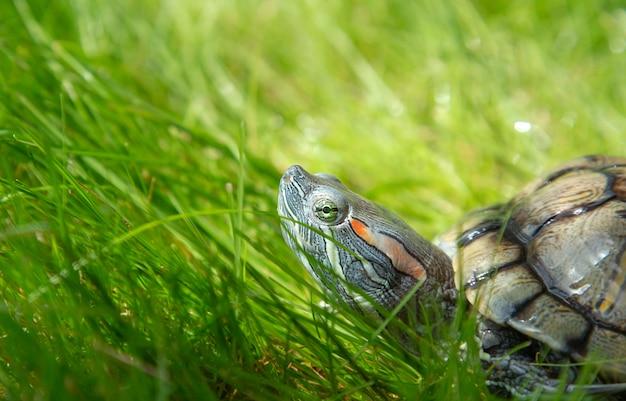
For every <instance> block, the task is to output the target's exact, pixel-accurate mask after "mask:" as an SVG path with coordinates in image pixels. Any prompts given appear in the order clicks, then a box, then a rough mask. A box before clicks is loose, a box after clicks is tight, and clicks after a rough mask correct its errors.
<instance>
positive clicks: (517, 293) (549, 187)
mask: <svg viewBox="0 0 626 401" xmlns="http://www.w3.org/2000/svg"><path fill="white" fill-rule="evenodd" d="M441 241H442V242H441V245H442V247H443V248H444V249H448V250H452V249H455V250H456V252H454V251H452V252H449V253H450V254H454V255H451V256H452V257H453V263H454V269H455V271H456V275H457V285H458V286H461V285H462V286H463V287H464V288H465V291H466V295H467V298H468V300H469V301H470V302H471V303H472V304H473V305H474V306H475V307H477V308H478V311H479V312H480V313H481V314H482V315H484V316H486V317H487V318H489V319H491V320H493V321H495V322H496V323H499V324H506V325H509V326H510V327H513V328H514V329H516V330H518V331H519V332H521V333H524V334H525V335H527V336H529V337H531V338H534V339H536V340H539V341H541V342H543V343H545V344H547V345H549V346H550V347H551V348H553V349H555V350H558V351H561V352H566V353H568V354H569V355H571V356H573V357H574V358H576V359H581V358H587V357H592V358H596V359H597V360H603V361H604V362H603V363H602V364H601V370H602V373H603V374H604V375H605V376H609V377H612V378H617V379H619V380H622V381H624V380H626V159H624V158H615V157H605V156H589V157H586V158H582V159H578V160H575V161H573V162H571V163H569V164H567V165H565V166H563V167H561V168H560V169H559V170H557V171H555V172H553V173H552V174H549V175H548V176H547V177H545V178H544V179H541V180H538V181H536V182H533V183H531V184H530V185H529V186H527V187H526V188H525V189H524V190H523V191H522V192H521V193H520V194H518V195H517V196H516V197H514V198H513V199H512V200H511V201H510V202H509V203H507V204H505V205H499V206H494V207H491V208H487V209H483V210H480V211H476V212H473V213H470V214H469V215H468V216H467V217H466V219H465V220H464V221H463V222H462V223H461V224H460V226H459V227H457V228H456V229H455V230H452V231H450V232H449V233H447V234H446V235H444V236H443V237H442V239H441ZM461 283H462V284H461Z"/></svg>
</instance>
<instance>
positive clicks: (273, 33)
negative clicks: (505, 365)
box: [0, 0, 626, 401]
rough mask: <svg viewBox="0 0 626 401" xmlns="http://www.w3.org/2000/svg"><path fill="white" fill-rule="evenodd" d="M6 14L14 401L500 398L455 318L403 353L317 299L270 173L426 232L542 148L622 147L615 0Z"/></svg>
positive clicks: (7, 343)
mask: <svg viewBox="0 0 626 401" xmlns="http://www.w3.org/2000/svg"><path fill="white" fill-rule="evenodd" d="M620 4H621V5H620ZM620 7H622V8H620ZM0 16H1V17H0V269H1V270H0V296H1V299H2V306H1V307H0V397H4V398H7V399H20V400H21V399H24V400H26V399H93V400H99V399H114V400H117V401H122V400H138V399H155V400H164V399H174V400H183V399H208V400H211V399H237V400H239V399H255V400H284V399H298V400H316V399H327V400H338V399H352V398H357V399H385V398H386V399H397V398H406V399H422V400H472V399H485V398H488V399H491V398H495V397H493V396H490V395H489V394H488V393H487V392H486V389H485V387H484V385H483V384H482V382H481V380H482V379H483V373H482V372H481V370H480V366H479V363H478V362H477V359H476V358H475V357H476V353H477V350H476V349H474V348H475V347H473V346H470V349H469V350H468V353H469V356H470V358H468V361H463V360H461V359H460V358H459V351H458V347H459V346H460V345H461V344H462V343H463V342H464V341H469V344H470V345H471V344H473V343H472V342H471V338H472V330H473V321H472V320H471V319H465V318H463V316H462V315H459V318H458V319H457V321H455V322H453V323H452V324H451V327H448V328H447V329H442V330H441V333H439V334H437V335H428V333H427V334H426V335H425V336H424V338H421V339H420V350H421V351H422V352H421V356H420V357H419V358H417V357H415V356H412V355H407V354H405V353H403V351H402V349H401V347H399V345H398V343H397V342H396V341H395V340H394V339H393V337H392V336H390V335H388V334H386V333H385V332H384V331H383V334H381V335H378V336H377V335H375V334H376V333H377V331H375V330H376V329H375V328H372V327H371V326H369V325H367V324H366V323H365V322H364V321H363V319H362V318H360V317H359V316H354V315H353V314H351V313H350V312H348V311H341V312H330V311H329V310H326V309H323V308H320V307H319V306H318V301H319V300H320V298H321V295H320V293H319V291H318V290H317V288H316V286H315V285H314V284H313V283H312V281H311V280H310V279H309V278H308V277H306V274H305V272H304V270H303V269H302V268H301V267H300V266H299V264H298V263H297V261H296V259H295V258H294V257H293V256H292V255H291V253H290V251H289V250H288V249H287V247H286V245H284V244H283V242H282V240H281V237H280V234H279V221H278V218H277V216H276V213H275V197H276V189H277V182H278V178H279V176H280V171H281V170H282V169H284V168H285V167H287V166H288V165H289V164H292V163H296V162H297V163H300V164H303V165H304V166H306V167H307V168H309V169H311V170H314V171H320V170H323V171H326V172H333V173H335V174H336V175H338V176H339V177H340V178H342V179H343V180H344V181H345V182H347V183H348V185H350V186H351V187H353V188H355V189H356V190H357V191H359V192H361V193H363V194H365V195H366V196H368V197H370V198H372V199H374V200H376V201H378V202H380V203H383V204H385V205H387V206H388V207H389V208H391V209H393V210H395V211H397V212H398V213H399V214H400V215H401V216H403V218H405V219H406V220H407V221H408V222H410V224H411V225H412V226H413V227H415V228H416V229H418V230H419V231H420V232H421V233H423V234H424V235H425V236H427V237H432V236H434V235H435V234H436V233H438V232H441V231H443V230H444V229H445V228H446V227H447V226H450V225H451V224H453V223H454V222H455V221H456V220H457V219H458V218H459V217H460V216H461V215H462V214H463V213H464V212H466V211H468V210H470V209H471V208H473V207H476V206H480V205H486V204H489V203H492V202H498V201H502V200H504V199H506V198H507V197H508V196H510V195H512V194H513V193H515V191H517V190H518V189H519V188H521V186H522V185H523V184H524V182H526V181H527V180H529V179H530V178H532V177H534V176H536V175H537V174H539V173H541V172H542V171H545V170H546V169H548V168H550V167H553V166H555V165H556V164H557V163H558V162H559V161H564V160H566V159H569V158H573V157H577V156H579V155H582V154H589V153H612V154H618V155H624V154H626V114H625V109H624V108H625V105H626V85H624V71H626V56H625V52H626V50H625V48H626V11H625V10H624V8H623V3H621V2H619V1H613V2H611V1H608V2H567V1H560V0H557V1H550V2H545V1H534V2H528V1H495V2H494V1H486V0H485V1H478V2H468V1H456V2H441V1H419V2H407V1H391V2H377V1H364V2H349V1H344V2H341V1H328V2H320V1H313V0H308V1H305V0H302V1H300V0H297V1H272V0H267V1H262V2H252V1H243V0H241V1H230V0H222V1H220V0H215V1H206V2H205V1H194V0H162V1H160V2H155V1H149V0H136V1H132V2H129V1H126V0H92V1H81V0H55V1H50V2H49V1H44V0H32V1H31V0H29V1H27V0H5V1H2V2H0ZM516 121H517V122H519V121H523V122H528V123H530V124H531V125H530V126H527V128H529V129H528V131H527V132H519V130H516V129H515V122H516ZM520 126H521V128H522V129H521V130H522V131H524V129H523V128H525V125H524V124H521V125H520V124H519V123H518V128H520ZM337 307H338V308H340V306H337ZM556 398H558V397H555V399H556ZM580 398H581V396H580V395H578V396H575V397H570V399H580ZM561 399H563V398H561Z"/></svg>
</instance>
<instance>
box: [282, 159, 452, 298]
mask: <svg viewBox="0 0 626 401" xmlns="http://www.w3.org/2000/svg"><path fill="white" fill-rule="evenodd" d="M278 192H279V193H278V213H279V215H280V216H281V218H282V222H281V225H282V232H283V237H284V239H285V241H286V242H287V244H288V245H289V247H290V248H291V249H292V250H293V251H294V252H295V254H296V255H297V256H298V258H299V259H300V261H301V262H302V264H303V265H304V266H305V267H306V269H307V270H308V271H309V273H310V274H311V275H312V276H313V277H314V278H315V279H316V281H317V282H318V283H319V284H320V285H321V286H322V287H323V288H324V289H326V290H327V291H328V292H330V293H331V294H336V295H339V296H341V298H343V299H344V300H345V301H346V302H347V303H348V304H350V305H351V306H353V307H356V308H358V309H371V303H370V302H369V301H368V298H369V299H371V300H373V301H375V302H376V303H378V304H379V305H381V306H382V307H384V308H387V309H391V308H393V307H394V306H395V305H396V304H397V303H398V302H399V301H400V300H401V299H402V297H403V296H404V295H405V294H406V293H407V292H408V291H410V290H411V289H412V288H413V287H414V286H416V285H421V284H424V283H425V282H429V283H430V284H431V285H428V286H426V287H428V288H429V289H430V290H433V291H436V288H437V287H441V286H446V285H448V284H449V281H450V280H451V277H452V274H451V272H450V271H451V267H450V261H449V259H448V258H447V256H445V254H443V252H442V251H440V250H439V249H437V248H436V247H434V246H433V245H431V244H430V243H429V242H428V241H426V240H425V239H424V238H422V237H421V236H419V235H418V234H417V233H416V232H415V231H413V230H412V229H411V228H410V227H409V226H408V225H407V224H406V223H404V222H403V221H402V220H401V219H400V218H398V217H397V216H396V215H394V214H393V213H391V212H389V211H388V210H387V209H385V208H383V207H381V206H379V205H377V204H375V203H374V202H371V201H369V200H367V199H365V198H363V197H361V196H359V195H357V194H356V193H354V192H352V191H350V190H349V189H348V188H347V187H346V186H344V185H343V184H342V183H341V182H340V181H339V180H338V179H337V178H336V177H334V176H331V175H329V174H310V173H308V172H307V171H305V170H304V169H303V168H302V167H300V166H297V165H296V166H292V167H290V168H288V169H287V170H286V171H285V173H284V174H283V176H282V178H281V180H280V186H279V191H278ZM438 270H439V271H438ZM437 281H441V283H438V282H437ZM433 284H434V285H433ZM363 295H366V297H363Z"/></svg>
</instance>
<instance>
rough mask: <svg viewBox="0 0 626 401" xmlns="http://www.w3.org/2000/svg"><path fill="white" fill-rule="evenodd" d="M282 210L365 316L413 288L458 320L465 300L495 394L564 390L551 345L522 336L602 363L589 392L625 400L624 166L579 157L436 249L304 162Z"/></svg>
mask: <svg viewBox="0 0 626 401" xmlns="http://www.w3.org/2000/svg"><path fill="white" fill-rule="evenodd" d="M278 214H279V215H280V216H281V217H282V219H281V228H282V229H281V231H282V235H283V238H284V240H285V242H286V243H287V245H288V246H289V247H290V248H291V249H292V250H293V252H295V254H296V255H297V257H298V259H299V260H300V262H301V263H302V264H303V265H304V267H305V268H306V270H308V272H309V273H310V275H311V276H312V277H313V278H314V279H315V280H316V281H317V282H318V284H319V285H320V286H321V287H322V288H323V289H324V290H325V291H326V292H327V293H328V294H331V295H332V296H336V297H337V298H338V299H340V300H342V301H344V302H345V303H347V304H348V305H350V306H351V307H353V308H355V309H357V310H360V311H362V312H363V313H377V312H376V311H377V310H379V309H380V308H382V310H392V309H393V308H395V307H396V306H398V305H399V303H400V302H401V300H402V299H403V297H404V296H405V295H407V294H414V295H411V296H413V297H414V298H415V301H416V303H418V304H419V303H422V304H424V305H428V307H429V308H440V311H441V316H443V317H444V318H445V317H448V318H449V317H451V316H452V315H453V314H454V312H455V310H456V308H457V305H458V302H457V300H458V299H459V298H460V297H461V294H463V296H464V297H465V299H467V301H468V303H469V304H470V305H471V308H473V310H474V311H477V313H476V315H477V316H478V319H479V322H478V324H477V333H476V338H477V340H478V341H479V344H480V347H481V355H483V356H482V358H484V360H485V363H484V365H485V366H488V367H489V370H488V373H487V385H488V387H489V388H490V389H491V390H492V391H494V392H496V393H501V394H505V395H509V396H511V395H513V396H528V395H530V394H534V393H535V392H537V391H539V392H542V391H556V390H557V389H558V386H559V381H558V380H557V379H555V378H554V377H553V375H551V372H549V371H548V368H545V367H542V366H539V365H538V364H536V363H535V360H536V355H535V351H531V350H533V349H534V350H536V349H541V348H533V347H525V348H524V347H522V349H520V350H517V351H516V352H513V350H514V349H515V348H516V347H517V346H519V344H521V343H522V342H524V341H526V342H529V343H530V344H533V345H537V346H538V347H543V348H546V346H547V349H549V350H552V351H551V352H553V353H554V354H555V355H558V356H559V357H564V358H567V359H568V360H571V361H584V360H591V359H594V360H597V361H604V362H602V363H599V364H598V370H599V379H598V381H597V382H596V383H594V384H589V385H586V386H581V387H584V389H585V390H586V391H589V392H591V393H594V392H598V393H603V392H618V393H620V394H626V393H624V390H625V389H626V385H625V384H624V382H626V158H621V157H613V156H605V155H593V156H585V157H582V158H578V159H575V160H573V161H570V162H568V163H566V164H564V165H562V166H560V167H559V168H557V169H556V170H554V171H552V172H551V173H549V174H547V175H546V176H544V177H543V178H540V179H537V180H535V181H533V182H531V183H530V184H528V185H527V186H526V187H524V188H523V189H522V190H521V191H520V192H519V193H518V194H517V195H515V196H513V197H512V198H511V199H510V200H509V201H508V202H505V203H501V204H497V205H494V206H490V207H487V208H483V209H479V210H476V211H473V212H470V213H468V214H467V215H466V216H465V217H464V218H463V219H461V221H460V222H459V223H458V224H456V225H455V226H454V227H453V228H452V229H450V230H449V231H448V232H446V233H444V234H442V235H440V236H439V237H437V238H436V239H435V240H434V241H433V242H430V241H428V240H427V239H425V238H424V237H422V236H421V235H419V234H418V233H417V232H416V231H414V230H413V229H412V228H411V227H410V226H409V225H408V224H407V223H405V222H404V221H403V220H402V219H401V218H400V217H398V216H397V215H396V214H394V213H393V212H391V211H389V210H388V209H386V208H384V207H383V206H380V205H378V204H376V203H374V202H372V201H369V200H367V199H366V198H364V197H362V196H360V195H358V194H356V193H355V192H353V191H351V190H349V189H348V188H347V187H346V186H345V185H344V184H343V183H342V182H341V181H340V180H339V179H338V178H336V177H335V176H333V175H330V174H324V173H318V174H311V173H309V172H307V171H306V170H305V169H304V168H302V167H301V166H299V165H294V166H291V167H289V168H288V169H287V170H286V171H285V173H284V174H283V176H282V177H281V179H280V183H279V190H278ZM407 296H409V295H407ZM378 313H380V312H378ZM568 380H569V383H567V384H566V387H565V390H566V391H572V390H573V389H575V388H576V387H577V386H576V385H574V384H573V379H572V378H569V379H568Z"/></svg>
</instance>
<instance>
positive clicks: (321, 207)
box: [313, 198, 339, 223]
mask: <svg viewBox="0 0 626 401" xmlns="http://www.w3.org/2000/svg"><path fill="white" fill-rule="evenodd" d="M313 209H314V211H315V216H317V218H318V219H320V220H321V221H323V222H324V223H333V222H335V220H337V216H338V215H339V208H338V207H337V204H336V203H335V202H333V201H332V200H330V199H326V198H322V199H318V200H317V201H316V202H315V204H314V205H313Z"/></svg>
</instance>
